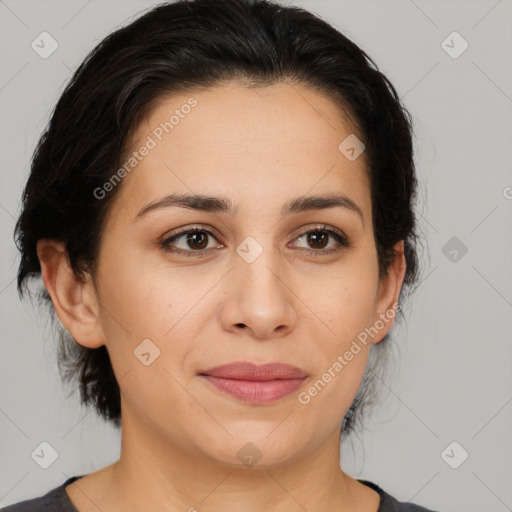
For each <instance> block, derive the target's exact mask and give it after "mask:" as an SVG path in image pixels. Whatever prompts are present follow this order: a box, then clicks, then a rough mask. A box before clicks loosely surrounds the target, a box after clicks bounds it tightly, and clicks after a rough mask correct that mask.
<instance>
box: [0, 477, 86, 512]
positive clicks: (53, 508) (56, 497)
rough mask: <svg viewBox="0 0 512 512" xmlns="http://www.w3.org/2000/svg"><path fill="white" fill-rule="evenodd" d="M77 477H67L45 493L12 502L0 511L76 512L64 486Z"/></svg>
mask: <svg viewBox="0 0 512 512" xmlns="http://www.w3.org/2000/svg"><path fill="white" fill-rule="evenodd" d="M78 478H80V477H79V476H73V477H71V478H68V479H67V480H66V481H65V482H64V483H63V484H61V485H59V486H58V487H55V488H54V489H51V490H50V491H48V492H47V493H46V494H45V495H43V496H39V497H37V498H31V499H27V500H23V501H19V502H17V503H13V504H12V505H8V506H7V507H4V508H2V509H0V512H78V511H77V509H76V508H75V507H74V506H73V504H72V503H71V501H70V499H69V497H68V495H67V493H66V487H67V486H68V485H69V484H70V483H72V482H74V481H75V480H76V479H78Z"/></svg>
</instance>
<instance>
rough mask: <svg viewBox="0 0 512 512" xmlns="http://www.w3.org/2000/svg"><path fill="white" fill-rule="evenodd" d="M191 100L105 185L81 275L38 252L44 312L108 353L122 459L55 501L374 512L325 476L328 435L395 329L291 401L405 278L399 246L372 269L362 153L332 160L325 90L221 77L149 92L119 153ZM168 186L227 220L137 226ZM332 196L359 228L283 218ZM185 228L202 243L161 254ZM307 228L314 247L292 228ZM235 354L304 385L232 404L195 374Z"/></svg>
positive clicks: (332, 124) (208, 217)
mask: <svg viewBox="0 0 512 512" xmlns="http://www.w3.org/2000/svg"><path fill="white" fill-rule="evenodd" d="M192 96H193V97H194V98H195V99H196V100H197V106H195V107H194V108H193V109H192V110H191V111H190V113H188V114H187V115H186V116H184V117H183V118H182V119H180V122H179V124H177V125H176V126H175V127H174V129H173V130H172V131H170V132H169V133H168V134H165V136H164V137H163V138H162V140H161V141H159V142H158V144H157V145H156V147H154V148H153V149H151V151H150V152H149V154H147V156H145V157H144V158H143V159H142V160H141V161H140V162H139V163H138V164H137V166H136V167H135V168H134V169H133V170H132V171H131V172H130V173H129V174H128V175H127V176H126V177H125V178H124V179H123V181H122V183H121V184H120V185H117V186H118V187H120V190H117V195H116V197H115V198H114V201H113V203H112V207H111V210H110V211H109V214H108V216H107V222H106V224H105V228H104V231H103V233H102V240H101V251H100V256H99V261H98V266H97V273H96V275H95V276H94V279H92V278H91V276H89V275H88V276H87V278H86V280H85V282H80V280H78V279H77V278H76V277H75V276H73V274H72V272H71V270H70V268H69V265H68V262H67V259H66V253H65V247H64V246H63V244H62V243H60V242H58V241H55V240H40V241H39V243H38V253H39V257H40V260H41V264H42V269H43V280H44V283H45V285H46V287H47V289H48V291H49V293H50V295H51V297H52V301H53V304H54V306H55V309H56V311H57V314H58V316H59V318H60V319H61V321H62V323H63V324H64V325H65V326H66V327H67V329H68V330H69V331H70V333H71V334H72V335H73V337H74V339H75V340H76V341H77V342H78V343H80V344H81V345H83V346H85V347H89V348H97V347H99V346H102V345H106V347H107V349H108V352H109V355H110V358H111V361H112V365H113V368H114V371H115V374H116V377H117V380H118V382H119V385H120V389H121V408H122V418H123V426H122V444H121V457H120V459H119V460H118V461H117V462H115V463H114V464H112V465H110V466H108V467H106V468H103V469H101V470H99V471H96V472H93V473H91V474H89V475H87V476H85V477H84V478H81V479H79V480H77V481H76V482H75V483H73V484H71V485H68V486H67V487H66V492H67V494H68V496H69V497H70V499H71V501H72V502H73V504H74V505H75V507H76V508H77V509H78V510H79V511H80V512H98V510H101V511H102V512H118V511H126V510H130V511H141V512H142V511H145V510H159V511H166V512H167V511H168V512H175V511H193V510H197V511H199V512H201V511H208V512H219V511H221V510H222V512H231V511H235V510H236V511H238V510H244V511H245V512H260V511H261V510H269V511H270V510H271V511H273V512H284V511H286V512H292V511H297V512H299V511H304V510H308V511H313V510H314V511H319V512H323V511H327V510H329V511H331V510H337V511H341V512H376V511H377V509H378V506H379V496H378V494H377V493H376V492H375V491H373V490H372V489H370V488H369V487H367V486H365V485H363V484H361V483H359V482H357V481H356V480H355V479H354V478H352V477H351V476H350V475H348V474H347V473H345V472H344V471H343V470H342V469H341V467H340V453H339V448H340V426H341V422H342V419H343V416H344V415H345V413H346V411H347V410H348V408H349V406H350V404H351V403H352V401H353V399H354V397H355V394H356V392H357V389H358V387H359V385H360V383H361V379H362V377H363V374H364V370H365V367H366V363H367V358H368V352H369V348H370V346H371V344H372V343H378V342H379V341H381V340H382V338H383V337H384V336H385V335H386V334H387V332H389V330H390V329H391V327H392V325H393V319H390V320H389V321H387V322H386V323H385V325H384V327H383V328H382V329H380V330H379V332H378V334H377V335H375V336H374V337H373V338H371V339H369V340H368V343H367V344H366V345H362V344H361V350H360V351H359V352H358V353H357V355H354V357H353V358H352V359H351V360H350V361H349V362H348V363H347V364H346V365H345V366H344V367H343V369H342V371H339V372H338V373H337V374H336V376H335V377H333V378H332V379H331V380H330V382H329V383H328V384H327V385H325V387H324V388H323V389H322V390H321V391H320V392H318V393H317V394H316V395H315V396H310V398H311V399H310V401H309V402H308V403H307V404H304V403H301V402H300V401H299V400H298V394H299V393H300V392H303V393H304V392H307V391H308V389H309V388H310V387H311V386H312V385H313V384H314V383H315V382H317V381H318V379H320V378H321V377H322V375H323V374H324V373H325V372H327V371H328V369H329V368H332V367H333V364H334V363H335V362H336V361H337V358H338V356H340V355H343V354H344V353H345V352H346V351H347V350H349V348H350V347H351V345H352V343H353V341H354V340H355V339H356V337H357V335H358V334H359V333H361V332H362V331H364V329H365V328H368V327H370V326H373V325H375V323H376V321H377V320H378V319H379V318H382V316H381V315H383V314H385V313H386V312H388V311H390V310H392V309H393V307H394V305H396V303H397V301H398V297H399V293H400V289H401V286H402V283H403V279H404V274H405V259H404V255H403V243H402V242H400V243H398V244H397V246H396V256H395V259H394V261H393V263H392V266H391V268H390V270H389V272H388V274H387V275H386V276H385V277H384V278H382V279H379V276H378V266H377V263H378V262H377V253H376V247H375V242H374V234H373V225H372V205H371V198H370V188H369V182H368V178H367V174H366V163H365V160H364V153H363V155H361V156H360V157H359V158H357V159H355V160H353V161H350V160H349V159H347V158H346V157H345V155H344V154H342V153H341V152H340V151H339V149H338V146H339V144H340V142H341V141H343V140H344V139H345V138H346V137H347V135H349V134H350V133H354V132H353V129H352V128H350V125H349V124H348V123H347V122H345V121H346V120H344V118H343V116H342V114H341V113H340V112H339V111H338V110H337V109H336V108H335V105H334V104H333V103H332V102H331V100H330V99H329V98H328V97H326V96H324V95H322V94H320V93H318V92H316V91H313V90H311V89H308V88H305V87H302V86H298V85H293V87H292V86H291V85H288V84H279V85H273V86H269V87H265V88H259V89H248V88H246V87H244V86H243V85H241V84H234V83H231V84H227V85H226V86H222V87H216V88H213V89H211V90H209V91H197V92H191V93H190V94H183V95H175V96H172V97H169V98H164V99H163V100H162V102H160V103H159V105H158V106H156V107H155V109H153V111H152V112H150V113H149V114H148V116H147V117H146V119H145V120H144V121H143V122H142V123H141V125H140V126H139V127H138V131H137V133H136V134H135V136H134V138H133V141H132V146H133V150H137V149H138V148H140V147H141V146H142V145H143V144H144V142H145V141H146V140H147V136H148V135H150V134H151V133H152V130H153V129H154V128H155V127H156V126H158V125H159V123H160V122H162V121H164V120H167V119H169V116H170V115H171V114H172V112H173V111H174V110H175V109H177V108H180V106H181V105H183V104H185V103H186V102H187V100H188V99H189V98H190V97H192ZM313 107H314V108H313ZM171 193H179V194H204V195H209V196H216V197H220V196H222V197H227V198H228V199H230V200H231V202H232V203H233V205H235V206H237V207H238V211H237V212H236V213H235V214H233V215H231V214H228V213H224V212H204V211H196V210H193V209H190V208H182V207H179V206H170V207H162V208H157V209H154V210H152V211H150V212H147V213H146V214H145V215H142V216H140V217H137V214H138V213H139V212H140V211H141V210H142V209H143V208H144V207H145V206H146V205H148V204H150V203H152V202H155V201H158V200H160V199H161V198H163V197H164V196H166V195H168V194H171ZM333 193H337V194H344V195H346V196H347V197H349V198H350V199H351V200H352V201H353V202H354V203H355V204H356V205H357V206H358V207H359V208H360V210H361V215H362V217H361V216H360V215H359V214H358V213H357V212H356V211H354V210H351V209H349V208H345V207H340V206H336V207H332V208H324V209H313V210H308V211H302V212H295V213H291V214H288V215H286V216H284V217H283V218H281V208H282V206H283V205H284V204H285V203H286V202H287V201H289V200H290V199H293V198H297V197H303V196H306V195H307V196H312V195H315V196H325V195H329V194H333ZM198 224H200V225H201V226H200V227H201V229H206V230H209V231H212V232H213V233H214V236H210V235H207V234H206V233H204V234H203V236H204V237H206V238H203V240H205V242H204V244H203V245H201V243H202V240H201V239H200V238H199V239H198V238H196V239H195V241H194V240H193V241H189V243H187V238H186V235H183V236H181V238H177V239H174V241H172V242H170V243H169V244H168V245H167V246H165V247H163V246H162V244H161V243H160V242H161V241H163V240H166V239H168V238H170V237H171V236H173V235H174V234H175V233H176V231H177V229H178V228H181V227H186V228H189V227H190V228H194V227H197V225H198ZM324 226H326V229H334V230H335V231H336V230H338V231H340V232H342V233H343V234H344V235H345V236H346V238H348V240H349V243H350V245H349V246H348V247H345V246H343V245H340V244H339V242H338V241H337V240H336V239H335V238H334V237H333V236H332V235H329V236H328V238H327V239H325V242H322V244H323V245H322V244H321V243H320V242H321V241H322V240H321V238H320V236H319V235H321V234H322V233H324V231H322V229H323V228H324ZM310 227H317V228H318V229H320V232H319V233H318V231H317V236H316V238H314V237H313V239H311V236H310V237H309V238H308V235H304V232H305V230H307V229H309V228H310ZM246 237H252V238H253V239H255V240H256V241H257V243H258V244H259V246H260V247H261V249H262V252H261V254H260V255H259V256H258V257H257V258H256V259H255V260H254V261H252V262H251V263H248V262H247V261H246V260H245V259H244V258H242V257H241V256H240V255H239V254H238V253H237V251H236V249H237V247H238V246H239V245H240V244H242V242H244V241H245V239H246ZM242 247H245V246H244V245H243V244H242ZM335 248H338V249H339V250H336V251H334V252H331V253H326V252H325V251H329V250H330V249H335ZM170 249H178V250H179V249H181V250H182V251H188V252H189V253H190V252H194V254H193V255H192V256H185V255H183V254H177V253H174V252H171V250H170ZM308 251H314V252H315V254H310V253H309V252H308ZM393 318H394V317H393ZM145 339H149V340H151V343H153V344H154V345H155V346H156V347H158V349H159V350H160V355H159V356H158V357H157V358H156V359H154V361H153V362H152V363H151V364H150V365H148V366H146V365H144V364H142V363H141V360H140V359H139V358H138V357H136V356H135V355H134V350H136V349H137V347H138V346H139V344H140V343H141V342H142V341H143V340H145ZM233 361H251V362H254V363H256V364H264V363H267V362H284V363H288V364H292V365H295V366H298V367H299V368H302V369H303V370H305V371H306V372H307V373H308V378H307V379H306V381H305V382H304V384H303V385H302V386H301V388H300V389H299V390H298V391H297V392H295V393H293V394H291V395H289V396H287V397H285V398H282V399H280V400H278V401H276V402H273V403H270V404H265V405H252V404H247V403H245V402H242V401H240V400H238V399H236V398H234V397H231V396H228V395H226V394H224V393H221V392H219V391H217V390H216V389H212V387H210V386H209V385H208V383H205V381H204V379H203V378H202V377H201V376H200V375H199V373H201V372H202V371H204V370H206V369H208V368H210V367H213V366H217V365H220V364H225V363H229V362H233ZM247 443H252V444H253V445H254V446H255V447H256V449H257V451H258V453H259V456H260V458H259V460H257V462H256V463H255V464H253V465H252V466H250V467H249V466H247V465H245V464H244V463H243V461H242V459H241V457H240V456H239V450H241V449H242V448H243V447H245V446H247Z"/></svg>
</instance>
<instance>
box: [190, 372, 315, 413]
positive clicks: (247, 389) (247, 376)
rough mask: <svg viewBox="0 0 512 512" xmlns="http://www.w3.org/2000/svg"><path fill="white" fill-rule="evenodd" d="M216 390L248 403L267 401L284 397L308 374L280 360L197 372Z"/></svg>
mask: <svg viewBox="0 0 512 512" xmlns="http://www.w3.org/2000/svg"><path fill="white" fill-rule="evenodd" d="M200 376H201V377H203V378H204V379H205V380H206V381H207V382H208V383H209V384H211V385H212V386H213V387H215V388H216V389H217V390H219V391H221V392H223V393H226V394H228V395H231V396H233V397H235V398H237V399H239V400H241V401H243V402H246V403H251V404H267V403H271V402H275V401H277V400H280V399H281V398H284V397H286V396H288V395H290V394H291V393H293V392H294V391H295V390H296V389H298V388H299V387H300V386H301V385H302V384H303V382H304V381H305V379H306V378H307V377H308V375H307V373H306V372H304V371H303V370H301V369H300V368H297V367H296V366H291V365H288V364H283V363H269V364H264V365H255V364H253V363H248V362H235V363H229V364H225V365H221V366H216V367H215V368H210V369H209V370H207V371H205V372H202V373H201V374H200Z"/></svg>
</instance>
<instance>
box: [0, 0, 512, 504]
mask: <svg viewBox="0 0 512 512" xmlns="http://www.w3.org/2000/svg"><path fill="white" fill-rule="evenodd" d="M283 3H288V4H292V5H297V6H303V7H305V8H307V9H309V10H311V11H313V12H315V13H317V14H319V15H321V16H322V17H324V18H325V19H327V20H328V21H330V22H331V23H333V24H334V25H335V26H336V27H337V28H339V29H340V30H342V31H343V32H345V33H346V35H347V36H348V37H350V38H352V39H353V40H354V41H355V42H356V43H358V44H359V45H360V46H361V47H362V48H363V49H365V50H366V51H367V52H368V53H369V55H370V56H371V57H372V58H374V60H375V61H376V62H377V64H378V65H379V67H380V69H381V70H382V71H383V72H384V73H385V74H386V75H387V76H388V77H389V78H390V79H391V81H392V83H393V84H394V85H395V86H396V88H397V90H398V92H399V94H400V95H401V97H402V98H403V100H404V102H405V105H406V107H407V108H408V109H409V111H410V112H411V114H412V115H413V117H414V122H415V138H416V140H415V142H416V152H417V154H416V159H417V160H416V161H417V166H418V172H419V177H420V180H421V182H422V189H421V193H420V206H419V207H420V215H421V216H420V221H421V229H422V230H423V232H424V234H425V236H426V238H427V244H428V253H429V254H425V255H424V268H425V270H424V281H423V282H422V284H421V286H420V287H419V289H418V290H417V292H416V295H415V296H413V298H412V300H411V302H410V303H409V306H408V307H409V309H408V311H407V318H408V321H407V325H405V324H404V325H403V326H402V327H400V328H399V329H397V330H396V329H395V330H394V333H395V337H396V342H397V344H398V345H399V346H400V365H399V366H397V368H396V370H395V371H394V373H393V375H392V378H391V379H389V380H388V381H387V382H386V384H383V386H384V387H385V388H386V389H385V390H386V392H387V393H386V394H384V395H383V401H382V406H381V407H380V408H379V409H378V410H376V411H375V414H374V416H373V418H372V420H371V421H369V422H368V425H369V427H370V430H369V431H368V432H367V433H365V434H364V435H363V436H362V438H361V442H357V441H355V442H353V443H349V444H347V445H345V444H344V445H343V447H342V465H343V467H344V469H345V470H346V471H348V472H350V473H351V474H352V475H353V476H355V477H358V478H366V479H369V480H372V481H374V482H376V483H378V484H379V485H380V486H381V487H383V488H384V489H385V490H387V491H388V492H389V493H391V494H393V495H395V496H396V497H397V498H398V499H400V500H404V501H406V500H411V501H413V502H417V503H420V504H423V505H425V506H428V507H429V508H433V509H439V510H440V511H441V512H448V511H461V510H464V511H466V512H472V511H481V510H485V511H487V512H490V511H496V512H501V511H506V510H512V485H511V484H512V481H511V480H512V467H511V466H512V439H511V435H510V434H511V433H512V429H511V426H512V372H511V367H512V365H511V362H512V343H511V341H512V340H511V335H510V332H511V327H512V314H511V313H512V279H511V276H512V258H511V257H510V255H511V254H512V237H511V236H510V234H511V229H510V228H511V218H512V217H511V213H512V199H511V198H512V172H511V162H512V158H511V157H512V140H511V135H512V58H511V55H512V0H500V1H496V0H489V1H487V0H485V1H484V0H480V1H472V2H469V1H458V2H456V1H443V2H441V1H425V0H423V1H420V0H414V1H412V0H410V1H408V0H399V1H385V2H384V1H380V2H378V1H371V2H370V1H358V2H356V1H339V2H336V1H328V0H320V1H315V2H314V1H304V0H300V1H299V0H295V1H293V2H292V1H288V2H283ZM153 4H154V2H149V1H146V2H144V1H143V2H140V1H139V2H136V1H133V0H132V1H123V2H121V1H112V0H110V1H105V2H100V1H99V0H92V1H91V0H89V1H86V0H85V1H83V0H80V1H75V0H73V1H60V2H58V1H51V2H49V1H47V2H43V1H27V0H25V1H21V0H19V1H14V0H5V1H0V39H1V43H0V52H1V60H0V62H1V69H2V72H1V75H0V118H1V119H2V123H1V124H0V130H1V134H0V155H1V159H2V170H1V173H0V179H1V189H0V230H1V237H2V244H1V248H0V251H1V261H2V265H1V266H0V304H1V320H0V333H1V344H0V350H1V353H0V383H1V388H0V506H5V505H8V504H11V503H13V502H16V501H19V500H21V499H26V498H28V497H34V496H36V495H40V494H42V493H45V492H47V491H48V490H49V489H50V488H53V487H55V486H57V485H60V484H61V483H62V482H63V481H64V479H65V478H67V477H69V476H72V475H82V474H86V473H89V472H91V471H94V470H97V469H99V468H101V467H104V466H106V465H108V464H110V463H112V462H113V461H114V460H116V459H117V458H118V456H119V449H120V446H119V442H120V437H119V433H118V432H117V431H116V430H114V429H113V428H111V427H109V426H107V425H106V424H104V423H103V422H101V421H100V420H98V419H97V418H96V417H95V416H94V414H93V413H90V412H87V410H85V409H83V408H81V407H80V406H79V405H78V400H77V396H71V397H69V398H66V396H65V392H64V391H63V389H62V386H61V383H60V381H59V376H58V371H57V366H56V362H55V353H54V346H55V344H54V341H53V336H52V332H51V331H50V329H49V328H48V322H47V321H46V320H45V318H44V315H43V314H38V311H37V309H36V308H34V307H32V306H31V304H30V302H28V301H27V302H24V303H21V302H20V300H19V299H18V296H17V294H16V288H15V282H14V278H15V272H16V268H17V263H18V256H17V251H16V249H15V247H14V244H13V242H12V231H13V228H14V222H15V218H16V216H17V213H18V211H19V202H20V195H21V191H22V187H23V184H24V182H25V179H26V176H27V171H28V166H29V162H30V157H31V154H32V151H33V149H34V146H35V143H36V141H37V139H38V137H39V135H40V133H41V131H42V129H43V127H44V126H45V124H46V122H47V120H48V116H49V114H50V112H51V109H52V108H53V106H54V104H55V102H56V100H57V99H58V97H59V94H60V93H61V91H62V89H63V86H64V84H65V82H66V81H67V80H68V79H69V77H70V73H71V71H72V70H74V69H75V68H76V66H77V65H78V64H79V63H80V62H81V61H82V59H83V58H84V57H85V55H86V54H87V52H89V51H90V50H91V49H92V48H93V46H95V45H96V44H97V43H98V42H99V41H100V40H101V39H102V38H103V37H104V36H106V35H107V34H108V33H109V32H111V31H112V30H113V29H115V28H116V27H118V26H120V25H121V24H124V23H125V21H126V20H127V19H128V18H130V17H132V16H134V15H136V13H137V12H139V11H140V10H142V9H144V8H146V7H148V6H151V5H153ZM43 31H47V32H49V33H50V34H51V35H52V37H53V38H54V39H55V40H56V41H57V42H58V45H59V46H58V49H57V50H56V51H55V52H54V53H53V54H52V55H51V56H49V57H48V58H47V59H43V58H41V57H40V56H39V55H38V54H37V53H36V52H35V51H33V49H32V48H31V42H32V41H33V40H35V39H36V37H37V36H38V35H39V34H40V33H41V32H43ZM453 31H457V32H458V33H460V35H461V36H462V37H463V38H464V39H465V40H466V41H467V42H468V44H469V47H468V49H467V50H466V51H465V52H464V53H462V54H461V55H460V56H458V57H457V58H453V57H452V56H450V55H448V53H447V52H446V51H445V49H444V47H443V46H442V42H443V41H444V40H445V39H446V38H447V36H448V35H449V34H451V33H452V32H453ZM452 41H453V42H452ZM445 45H449V46H452V48H451V50H449V51H451V52H452V53H453V52H457V51H459V50H460V49H461V48H462V46H461V40H457V39H453V37H452V39H450V38H449V39H448V40H447V42H446V43H445ZM452 237H456V238H457V240H455V241H452V242H451V244H455V245H453V246H452V245H448V246H447V247H446V244H447V243H448V242H449V240H450V239H451V238H452ZM464 246H465V247H466V248H467V253H466V254H464V255H462V249H463V247H464ZM443 248H444V250H443ZM454 249H455V250H456V251H457V260H456V261H453V259H454V257H455V253H453V252H452V253H451V254H450V251H453V250H454ZM43 441H46V442H48V443H50V444H51V445H52V446H53V447H54V448H55V449H56V450H57V452H58V458H57V460H56V461H55V462H54V463H53V464H52V465H51V466H50V467H49V468H48V469H42V468H41V467H40V466H39V465H38V464H36V462H34V460H33V459H32V458H31V454H32V452H33V451H34V450H35V449H36V448H37V447H38V446H39V445H40V443H41V442H43ZM453 441H456V442H457V443H458V445H457V446H456V447H455V449H454V450H453V451H451V450H448V455H447V454H446V452H445V448H446V447H447V446H448V445H450V443H452V442H453ZM462 449H464V450H466V451H467V452H468V454H469V457H468V458H467V460H465V461H464V462H463V463H462V464H461V465H460V466H459V467H458V468H457V469H453V468H452V467H450V466H449V465H448V463H447V462H445V460H449V461H450V462H451V463H452V465H456V464H457V463H460V461H461V454H462V453H463V452H462ZM443 453H445V455H444V458H443V456H442V454H443Z"/></svg>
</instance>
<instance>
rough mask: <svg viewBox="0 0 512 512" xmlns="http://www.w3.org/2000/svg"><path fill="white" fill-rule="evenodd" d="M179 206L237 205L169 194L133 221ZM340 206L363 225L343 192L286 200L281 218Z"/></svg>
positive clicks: (222, 209) (217, 209) (231, 211)
mask: <svg viewBox="0 0 512 512" xmlns="http://www.w3.org/2000/svg"><path fill="white" fill-rule="evenodd" d="M172 206H179V207H181V208H187V209H190V210H197V211H202V212H211V213H224V214H227V215H236V213H237V212H238V206H235V205H234V204H233V202H232V201H231V200H230V199H229V198H228V197H213V196H206V195H190V194H170V195H168V196H165V197H163V198H162V199H159V200H157V201H153V202H151V203H149V204H147V205H146V206H144V208H142V210H140V211H139V213H138V214H137V215H136V217H135V219H134V222H135V221H136V220H138V219H139V218H141V217H143V216H144V215H146V214H148V213H149V212H151V211H154V210H157V209H161V208H169V207H172ZM336 207H342V208H346V209H347V210H349V211H352V212H355V213H356V214H358V215H359V217H360V218H361V221H362V223H363V226H364V216H363V212H362V210H361V208H359V206H358V205H357V204H356V203H355V202H354V201H353V200H352V199H350V198H349V197H347V196H346V195H344V194H329V195H322V196H302V197H297V198H295V199H291V200H290V201H288V202H287V203H286V204H285V205H284V206H283V207H282V209H281V218H282V217H285V216H287V215H291V214H293V213H301V212H306V211H311V210H325V209H328V208H336Z"/></svg>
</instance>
